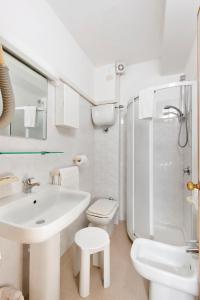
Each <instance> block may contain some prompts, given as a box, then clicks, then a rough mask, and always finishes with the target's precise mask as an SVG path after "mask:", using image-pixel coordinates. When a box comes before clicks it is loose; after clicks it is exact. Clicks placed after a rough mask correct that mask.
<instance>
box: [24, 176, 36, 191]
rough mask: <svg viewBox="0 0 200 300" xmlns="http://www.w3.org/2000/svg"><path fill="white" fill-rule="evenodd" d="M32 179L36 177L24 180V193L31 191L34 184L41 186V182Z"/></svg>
mask: <svg viewBox="0 0 200 300" xmlns="http://www.w3.org/2000/svg"><path fill="white" fill-rule="evenodd" d="M32 179H34V178H33V177H30V178H26V179H24V180H23V191H24V193H31V192H32V188H33V187H34V186H39V185H40V183H39V182H32Z"/></svg>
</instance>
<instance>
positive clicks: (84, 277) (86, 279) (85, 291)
mask: <svg viewBox="0 0 200 300" xmlns="http://www.w3.org/2000/svg"><path fill="white" fill-rule="evenodd" d="M79 292H80V296H81V297H84V298H85V297H87V296H89V294H90V254H89V253H88V252H87V251H84V250H81V270H80V282H79Z"/></svg>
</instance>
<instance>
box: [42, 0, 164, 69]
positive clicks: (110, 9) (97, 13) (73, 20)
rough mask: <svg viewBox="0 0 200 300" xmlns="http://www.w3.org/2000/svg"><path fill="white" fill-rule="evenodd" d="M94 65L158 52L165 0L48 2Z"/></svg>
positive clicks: (154, 55) (155, 55)
mask: <svg viewBox="0 0 200 300" xmlns="http://www.w3.org/2000/svg"><path fill="white" fill-rule="evenodd" d="M47 1H48V2H49V4H50V5H51V6H52V8H53V9H54V11H55V13H56V14H57V15H58V17H59V18H60V20H61V21H62V22H63V23H64V25H65V26H66V27H67V28H68V30H69V31H70V32H71V34H72V35H73V36H74V38H75V39H76V41H77V42H78V44H79V45H80V46H81V48H82V49H83V50H84V51H85V53H86V54H87V55H88V57H89V58H90V59H91V61H92V62H93V63H94V64H95V65H96V66H100V65H104V64H109V63H113V62H114V61H124V62H125V63H126V64H133V63H138V62H141V61H145V60H151V59H154V58H158V57H159V56H160V53H161V42H162V31H163V22H164V8H165V0H100V1H99V0H59V1H58V0H47Z"/></svg>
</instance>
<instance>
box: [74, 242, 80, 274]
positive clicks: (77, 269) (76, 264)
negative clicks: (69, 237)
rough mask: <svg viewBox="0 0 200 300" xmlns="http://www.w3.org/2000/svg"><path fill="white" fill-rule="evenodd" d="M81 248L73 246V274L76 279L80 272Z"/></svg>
mask: <svg viewBox="0 0 200 300" xmlns="http://www.w3.org/2000/svg"><path fill="white" fill-rule="evenodd" d="M80 256H81V253H80V248H79V247H78V246H77V245H76V244H74V245H73V274H74V276H75V277H76V276H77V275H78V273H79V272H80Z"/></svg>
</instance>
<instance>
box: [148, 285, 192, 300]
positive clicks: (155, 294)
mask: <svg viewBox="0 0 200 300" xmlns="http://www.w3.org/2000/svg"><path fill="white" fill-rule="evenodd" d="M161 299H162V300H195V296H193V295H190V294H187V293H184V292H181V291H178V290H175V289H173V288H169V287H167V286H164V285H162V284H158V283H155V282H150V289H149V300H161Z"/></svg>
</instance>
